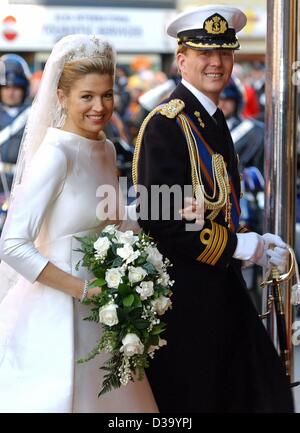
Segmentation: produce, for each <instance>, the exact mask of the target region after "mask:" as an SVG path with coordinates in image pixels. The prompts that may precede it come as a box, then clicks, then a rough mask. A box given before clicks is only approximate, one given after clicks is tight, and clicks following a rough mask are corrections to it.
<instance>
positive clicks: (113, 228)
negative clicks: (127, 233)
mask: <svg viewBox="0 0 300 433" xmlns="http://www.w3.org/2000/svg"><path fill="white" fill-rule="evenodd" d="M115 231H116V226H115V224H109V225H108V226H106V227H104V229H103V230H102V232H103V233H108V234H109V235H112V234H114V232H115Z"/></svg>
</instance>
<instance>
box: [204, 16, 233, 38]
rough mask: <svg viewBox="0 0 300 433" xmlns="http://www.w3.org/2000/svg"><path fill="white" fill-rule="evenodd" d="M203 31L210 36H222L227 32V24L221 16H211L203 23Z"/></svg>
mask: <svg viewBox="0 0 300 433" xmlns="http://www.w3.org/2000/svg"><path fill="white" fill-rule="evenodd" d="M203 27H204V29H205V30H206V32H207V33H209V34H212V35H222V34H223V33H225V32H226V31H227V30H228V22H227V21H226V20H225V18H223V17H222V16H221V15H219V14H216V15H212V16H210V17H209V18H207V19H206V20H205V21H204V26H203Z"/></svg>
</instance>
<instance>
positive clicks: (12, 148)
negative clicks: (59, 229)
mask: <svg viewBox="0 0 300 433" xmlns="http://www.w3.org/2000/svg"><path fill="white" fill-rule="evenodd" d="M30 75H31V74H30V70H29V67H28V65H27V63H26V62H25V60H24V59H23V58H22V57H20V56H18V55H17V54H5V55H3V56H2V57H1V58H0V232H1V228H2V225H3V223H4V218H5V214H6V210H7V204H8V198H9V191H10V189H11V185H12V180H13V175H14V169H15V164H16V162H17V158H18V153H19V148H20V144H21V140H22V135H23V132H24V127H25V123H26V120H27V116H28V111H29V107H30V101H29V100H27V96H28V92H29V85H30V81H29V80H30Z"/></svg>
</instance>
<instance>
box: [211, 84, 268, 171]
mask: <svg viewBox="0 0 300 433" xmlns="http://www.w3.org/2000/svg"><path fill="white" fill-rule="evenodd" d="M219 107H220V108H221V110H222V111H223V113H224V116H225V119H226V122H227V125H228V128H229V131H230V133H231V137H232V141H233V144H234V148H235V150H236V152H237V154H238V156H239V162H240V169H241V171H243V169H244V168H246V167H257V168H258V169H259V171H260V172H261V173H263V169H264V133H265V127H264V124H263V123H262V122H260V121H258V120H256V119H253V118H247V119H245V118H244V117H243V116H242V115H241V112H242V110H243V107H244V90H243V87H242V85H241V83H240V82H239V81H238V80H237V79H236V78H233V77H232V78H231V79H230V82H229V83H228V85H227V86H226V87H225V88H224V90H223V91H222V93H221V94H220V101H219Z"/></svg>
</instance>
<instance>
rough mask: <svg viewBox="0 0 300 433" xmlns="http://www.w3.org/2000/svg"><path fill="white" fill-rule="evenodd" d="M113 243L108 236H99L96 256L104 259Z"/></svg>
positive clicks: (96, 244)
mask: <svg viewBox="0 0 300 433" xmlns="http://www.w3.org/2000/svg"><path fill="white" fill-rule="evenodd" d="M110 245H111V242H110V240H109V239H108V238H106V237H104V238H98V239H97V240H96V242H95V243H94V248H95V250H96V254H95V255H96V257H97V258H99V259H104V258H105V257H106V255H107V251H108V249H109V247H110Z"/></svg>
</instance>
